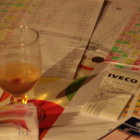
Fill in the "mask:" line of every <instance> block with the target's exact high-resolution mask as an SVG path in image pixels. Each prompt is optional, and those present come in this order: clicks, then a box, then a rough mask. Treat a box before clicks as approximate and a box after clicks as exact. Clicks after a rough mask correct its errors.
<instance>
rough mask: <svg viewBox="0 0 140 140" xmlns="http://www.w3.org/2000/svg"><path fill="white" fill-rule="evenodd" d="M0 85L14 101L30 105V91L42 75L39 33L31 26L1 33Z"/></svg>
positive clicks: (3, 30) (14, 28) (1, 31)
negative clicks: (28, 97)
mask: <svg viewBox="0 0 140 140" xmlns="http://www.w3.org/2000/svg"><path fill="white" fill-rule="evenodd" d="M0 39H1V40H0V60H1V61H0V86H1V87H2V88H3V89H4V90H6V91H8V92H10V93H11V94H12V95H13V97H12V98H11V101H12V102H14V103H15V102H21V103H26V102H27V96H25V93H26V92H28V91H29V90H30V89H31V88H32V87H33V86H34V85H35V83H36V82H37V81H38V79H39V78H40V76H41V55H40V49H39V42H38V39H39V34H38V32H37V31H36V30H34V29H30V28H28V27H27V26H25V27H23V26H20V27H13V28H4V29H1V30H0Z"/></svg>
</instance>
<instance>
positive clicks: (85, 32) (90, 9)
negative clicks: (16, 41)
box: [21, 0, 103, 78]
mask: <svg viewBox="0 0 140 140" xmlns="http://www.w3.org/2000/svg"><path fill="white" fill-rule="evenodd" d="M102 4H103V0H88V1H85V0H76V1H75V0H57V1H55V3H54V2H53V1H52V0H47V1H45V0H40V1H36V0H35V1H34V3H33V4H32V5H33V6H34V8H32V9H33V10H31V12H29V13H26V17H25V18H24V19H23V20H22V21H21V23H24V24H26V25H29V26H30V27H33V28H36V29H38V30H40V32H41V36H42V37H41V49H42V58H43V71H44V72H45V73H44V74H45V75H47V76H49V77H61V78H73V77H74V74H75V72H76V69H77V66H78V64H79V62H80V60H81V58H82V56H83V53H84V51H85V49H86V46H87V44H88V41H89V38H90V36H91V33H92V31H93V28H94V25H95V23H96V20H97V18H98V15H99V12H100V9H101V7H102ZM40 7H41V8H40Z"/></svg>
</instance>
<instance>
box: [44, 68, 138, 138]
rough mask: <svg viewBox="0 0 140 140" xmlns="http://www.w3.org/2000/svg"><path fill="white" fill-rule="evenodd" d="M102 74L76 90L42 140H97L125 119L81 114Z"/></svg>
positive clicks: (101, 78)
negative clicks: (115, 119) (110, 118)
mask: <svg viewBox="0 0 140 140" xmlns="http://www.w3.org/2000/svg"><path fill="white" fill-rule="evenodd" d="M106 70H107V69H106ZM104 74H105V70H104V71H102V72H101V73H100V74H99V75H97V76H96V77H94V78H93V79H92V80H90V81H89V82H87V83H85V85H83V86H82V87H81V88H80V89H79V90H78V92H77V94H76V95H75V96H74V98H73V100H72V101H71V103H70V104H69V105H68V106H67V108H66V109H65V111H64V112H63V114H62V115H61V116H60V117H59V118H58V120H57V121H56V122H55V124H54V125H53V127H52V128H51V129H50V130H49V132H48V133H47V135H46V136H45V137H44V139H43V140H71V139H77V140H85V139H88V140H98V139H99V138H101V137H102V136H104V135H105V134H107V133H108V132H110V131H111V130H112V129H113V128H115V126H117V125H118V124H120V122H121V121H122V120H124V119H126V118H123V119H122V120H119V121H111V120H107V119H103V118H100V117H99V116H93V115H92V116H91V115H88V114H85V113H81V109H82V107H83V105H84V103H86V102H87V101H88V100H89V99H91V97H92V95H93V94H91V92H92V91H95V90H96V87H97V86H98V85H99V83H100V82H101V81H102V80H103V75H104ZM93 83H94V84H93ZM137 94H139V92H138V93H137ZM130 115H132V114H130Z"/></svg>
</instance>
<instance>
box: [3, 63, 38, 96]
mask: <svg viewBox="0 0 140 140" xmlns="http://www.w3.org/2000/svg"><path fill="white" fill-rule="evenodd" d="M39 77H40V70H39V68H38V67H37V66H36V65H34V64H31V63H28V62H10V63H7V64H3V65H0V86H1V87H2V88H3V89H5V90H6V91H8V92H10V93H11V94H12V95H13V96H14V97H19V96H22V95H24V94H25V93H26V92H27V91H29V90H30V89H31V88H32V87H33V86H34V85H35V83H36V82H37V80H38V79H39Z"/></svg>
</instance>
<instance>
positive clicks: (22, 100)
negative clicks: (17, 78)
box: [10, 95, 28, 104]
mask: <svg viewBox="0 0 140 140" xmlns="http://www.w3.org/2000/svg"><path fill="white" fill-rule="evenodd" d="M10 101H11V103H12V104H27V101H28V97H27V95H24V96H21V97H14V96H11V99H10Z"/></svg>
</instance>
